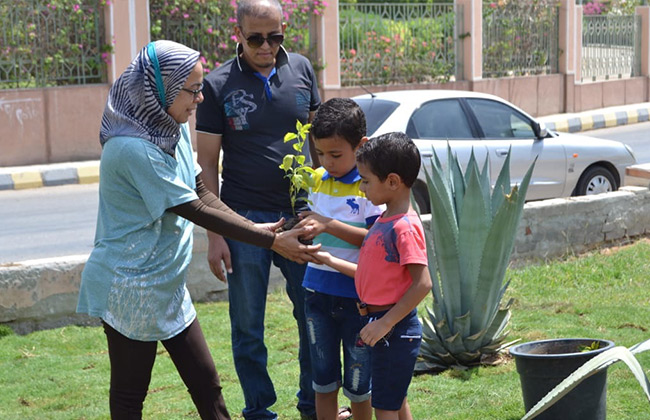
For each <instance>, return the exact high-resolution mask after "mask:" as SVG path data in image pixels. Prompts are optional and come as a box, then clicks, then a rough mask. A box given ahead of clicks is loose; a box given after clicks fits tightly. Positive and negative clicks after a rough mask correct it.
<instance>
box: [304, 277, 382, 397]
mask: <svg viewBox="0 0 650 420" xmlns="http://www.w3.org/2000/svg"><path fill="white" fill-rule="evenodd" d="M356 302H357V299H353V298H346V297H340V296H332V295H328V294H325V293H319V292H314V291H310V290H309V289H307V290H305V316H306V319H307V336H308V338H309V346H310V355H311V367H312V379H313V383H314V391H316V392H318V393H329V392H332V391H336V390H337V389H339V388H340V387H341V386H343V394H344V395H345V396H346V397H348V398H349V399H350V401H352V402H362V401H365V400H367V399H368V398H370V373H371V370H370V346H367V345H366V344H365V343H363V341H362V340H361V338H360V337H359V331H361V328H362V327H363V319H362V317H361V316H360V315H359V311H358V309H357V305H356ZM341 345H343V375H341Z"/></svg>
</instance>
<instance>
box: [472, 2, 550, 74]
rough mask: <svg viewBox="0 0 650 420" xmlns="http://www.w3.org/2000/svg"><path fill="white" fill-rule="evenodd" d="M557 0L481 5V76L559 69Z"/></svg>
mask: <svg viewBox="0 0 650 420" xmlns="http://www.w3.org/2000/svg"><path fill="white" fill-rule="evenodd" d="M558 42H559V8H558V7H557V1H552V0H540V1H536V2H508V3H507V4H506V2H501V1H499V2H490V3H484V4H483V77H485V78H490V77H504V76H527V75H536V74H552V73H557V72H558Z"/></svg>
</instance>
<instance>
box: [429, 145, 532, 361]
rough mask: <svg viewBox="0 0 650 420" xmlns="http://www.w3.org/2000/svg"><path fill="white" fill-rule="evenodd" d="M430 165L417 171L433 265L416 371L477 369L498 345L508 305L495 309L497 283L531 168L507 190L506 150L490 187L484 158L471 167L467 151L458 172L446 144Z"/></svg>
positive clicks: (502, 287) (499, 287)
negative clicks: (423, 181)
mask: <svg viewBox="0 0 650 420" xmlns="http://www.w3.org/2000/svg"><path fill="white" fill-rule="evenodd" d="M431 162H432V164H431V173H429V171H428V170H427V168H425V175H426V178H427V187H428V189H429V197H430V200H431V210H432V211H431V224H430V229H429V230H428V231H427V234H428V235H427V242H428V248H429V249H428V252H429V259H430V260H433V259H435V264H434V265H435V268H432V267H431V266H430V267H429V269H430V272H431V278H432V280H433V282H434V285H433V288H432V294H433V296H434V300H433V305H432V308H431V309H430V310H429V311H428V312H429V314H428V315H429V319H427V320H424V325H425V327H424V329H423V344H422V347H421V350H420V355H421V359H420V361H419V362H418V364H417V366H416V371H425V370H427V369H428V368H431V367H432V366H435V367H439V366H440V365H445V364H446V365H447V366H451V365H455V364H462V365H472V364H477V363H479V362H480V357H481V355H482V354H489V353H494V352H496V351H499V350H500V349H501V348H502V347H503V343H504V341H505V339H506V337H507V334H508V330H507V325H508V321H509V319H510V305H511V303H512V302H511V301H510V302H508V303H507V304H506V305H504V306H501V300H502V298H503V296H504V293H505V291H506V289H507V283H506V284H503V279H504V277H505V271H506V268H507V266H508V264H509V261H510V255H511V253H512V248H513V246H514V239H515V233H516V229H517V225H518V223H519V220H520V218H521V213H522V211H523V205H524V200H525V196H526V191H527V189H528V184H529V182H530V178H531V176H532V171H533V168H534V165H535V163H533V164H532V165H531V167H530V168H529V170H528V172H527V173H526V175H525V176H524V178H523V180H522V183H521V185H519V186H515V187H511V185H510V171H509V163H510V152H509V153H508V155H507V157H506V159H505V162H504V166H503V167H502V168H501V171H500V173H499V176H498V178H497V182H496V184H495V187H494V189H493V190H491V188H490V179H489V162H488V161H487V159H486V161H485V163H484V164H483V167H482V168H481V170H479V167H478V164H477V162H476V159H475V157H474V154H473V153H472V154H471V156H470V159H469V162H468V164H467V168H466V171H465V173H464V174H463V172H462V170H461V166H460V164H459V162H458V158H457V156H456V155H454V154H453V153H452V152H451V149H450V148H449V147H448V164H447V168H445V169H446V170H445V169H443V167H442V165H441V164H440V160H439V159H438V156H437V154H436V153H435V150H434V153H433V156H432V158H431ZM438 282H439V284H438Z"/></svg>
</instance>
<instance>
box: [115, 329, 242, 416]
mask: <svg viewBox="0 0 650 420" xmlns="http://www.w3.org/2000/svg"><path fill="white" fill-rule="evenodd" d="M103 324H104V332H105V333H106V338H107V339H108V355H109V358H110V362H111V389H110V409H111V418H112V419H120V420H131V419H141V418H142V403H143V402H144V399H145V397H146V396H147V389H148V388H149V382H150V381H151V370H152V368H153V363H154V360H155V359H156V347H157V345H158V342H156V341H137V340H131V339H129V338H127V337H125V336H123V335H122V334H120V333H119V332H117V331H116V330H114V329H113V328H112V327H111V326H110V325H108V324H106V323H105V322H104V323H103ZM162 344H163V346H165V349H167V352H168V353H169V355H170V357H171V359H172V361H173V362H174V365H176V369H177V370H178V373H179V374H180V376H181V378H182V379H183V382H185V385H186V386H187V390H188V392H189V393H190V395H191V396H192V401H194V405H196V408H197V410H198V412H199V415H200V416H201V418H202V419H219V420H223V419H230V416H229V415H228V411H227V410H226V403H225V402H224V400H223V395H222V394H221V384H220V382H219V374H218V373H217V370H216V368H215V366H214V361H213V360H212V356H211V355H210V350H208V345H207V343H206V342H205V338H204V337H203V331H201V326H200V325H199V321H198V319H197V320H194V322H192V324H190V326H189V327H187V328H186V329H185V330H184V331H183V332H181V333H180V334H178V335H177V336H175V337H172V338H170V339H169V340H164V341H162Z"/></svg>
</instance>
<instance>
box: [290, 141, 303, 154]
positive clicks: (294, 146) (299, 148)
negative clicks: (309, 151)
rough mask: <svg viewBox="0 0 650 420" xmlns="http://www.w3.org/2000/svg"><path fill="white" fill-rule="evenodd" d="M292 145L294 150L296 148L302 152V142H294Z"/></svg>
mask: <svg viewBox="0 0 650 420" xmlns="http://www.w3.org/2000/svg"><path fill="white" fill-rule="evenodd" d="M292 146H293V150H295V151H296V152H298V153H300V152H302V144H301V143H294V144H292Z"/></svg>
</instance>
